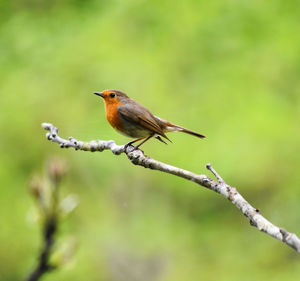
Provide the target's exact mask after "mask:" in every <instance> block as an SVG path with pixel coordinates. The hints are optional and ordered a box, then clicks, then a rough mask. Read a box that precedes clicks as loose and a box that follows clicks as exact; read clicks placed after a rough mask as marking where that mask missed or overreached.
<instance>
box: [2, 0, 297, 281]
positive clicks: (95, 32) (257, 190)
mask: <svg viewBox="0 0 300 281" xmlns="http://www.w3.org/2000/svg"><path fill="white" fill-rule="evenodd" d="M0 8H1V18H0V53H1V55H0V65H1V68H0V93H1V94H0V98H1V100H0V112H1V113H0V116H1V118H0V129H1V130H0V132H1V133H0V134H1V137H0V149H1V157H0V179H1V188H0V213H1V219H0V280H1V281H2V280H3V281H14V280H23V279H24V278H25V276H27V274H28V273H29V271H30V270H31V269H32V268H33V267H34V265H35V264H36V258H37V253H38V250H39V248H40V245H41V238H40V232H39V230H40V228H39V225H38V224H37V223H35V222H34V221H33V219H32V215H31V211H32V208H33V206H34V204H33V200H32V198H31V197H30V195H29V193H28V189H27V185H28V182H29V179H30V176H31V175H32V174H33V173H34V172H41V171H42V170H43V166H44V163H45V160H46V159H47V158H48V157H50V156H53V155H56V156H59V157H62V158H65V159H66V161H67V163H68V164H69V174H68V176H67V178H66V179H65V180H64V183H63V186H62V193H63V194H68V193H75V194H77V195H78V196H79V198H80V205H79V207H78V209H77V210H76V211H75V213H74V214H73V215H72V216H71V217H70V218H69V219H68V220H67V221H63V222H62V224H61V225H60V231H59V235H58V237H57V238H58V241H57V243H58V245H60V244H63V243H65V241H66V240H68V239H69V237H70V236H71V237H74V238H75V239H76V241H77V250H76V253H75V255H74V257H73V258H72V259H71V261H70V262H69V263H67V264H66V265H65V266H63V267H61V268H60V269H59V270H57V271H54V272H53V273H51V274H48V275H47V276H46V277H45V278H44V280H48V281H51V280H63V281H69V280H104V281H107V280H109V281H111V280H112V281H132V280H143V281H145V280H146V281H147V280H151V281H153V280H159V281H171V280H172V281H181V280H189V281H194V280H195V281H196V280H297V278H298V277H299V274H300V265H299V261H300V260H299V254H297V253H296V252H295V251H293V250H292V249H290V248H289V247H287V246H286V245H284V244H283V243H280V242H278V241H276V240H275V239H272V238H270V237H269V236H267V235H265V234H262V233H260V232H259V231H257V229H255V228H253V227H250V225H249V222H248V221H247V220H246V219H245V218H244V217H243V216H242V214H241V213H240V212H239V211H238V210H237V209H236V208H235V207H234V206H233V205H231V204H230V203H229V202H228V201H226V200H224V199H223V198H222V197H221V196H219V195H217V194H215V193H213V192H211V191H209V190H206V189H204V188H201V187H199V186H197V185H195V184H193V183H192V182H188V181H186V180H183V179H180V178H176V177H174V176H171V175H167V174H163V173H159V172H156V171H151V170H146V169H144V168H141V167H135V166H133V165H131V164H130V162H129V161H128V160H127V158H126V156H125V155H121V156H114V155H112V154H111V153H110V152H109V151H105V152H103V153H88V152H75V151H73V150H61V149H59V147H58V146H57V145H56V144H53V143H50V142H48V141H47V140H46V139H45V131H43V130H42V129H41V126H40V124H41V122H51V123H53V124H54V125H56V126H57V127H58V128H59V129H60V134H61V136H63V137H68V136H73V137H76V138H78V139H81V140H91V139H103V140H109V139H114V140H116V142H117V143H118V144H123V143H125V142H127V141H128V139H127V138H125V137H123V136H121V135H119V134H118V133H116V132H115V131H114V130H113V129H112V128H111V127H110V126H109V124H108V123H107V121H106V120H105V117H104V106H103V101H102V100H101V99H100V98H98V97H96V96H95V95H93V94H92V92H93V91H95V90H97V91H101V90H103V89H107V88H115V89H120V90H123V91H124V92H126V93H127V94H128V95H129V96H130V97H132V98H134V99H135V100H137V101H138V102H140V103H142V104H143V105H145V106H146V107H148V108H149V109H150V110H151V111H152V112H153V113H155V114H157V115H159V116H160V117H162V118H165V119H168V120H170V121H172V122H174V123H177V124H179V125H183V126H185V127H187V128H190V129H192V130H195V131H198V132H200V133H203V134H204V135H206V136H207V139H205V140H199V139H197V138H193V137H191V136H188V135H185V134H169V137H170V138H171V140H172V141H173V144H170V145H168V146H164V145H163V144H161V143H159V142H158V141H155V140H153V141H149V142H148V143H146V144H145V145H144V146H143V150H144V151H145V152H146V154H147V155H150V156H152V157H153V158H155V159H158V160H161V161H164V162H166V163H169V164H172V165H175V166H179V167H182V168H185V169H188V170H191V171H193V172H196V173H205V174H209V172H208V171H206V170H205V164H206V163H207V162H210V163H211V164H212V165H213V166H214V167H215V169H216V170H217V171H218V172H219V173H220V174H221V176H222V177H223V178H224V179H225V180H226V181H227V182H228V183H229V184H231V185H233V186H236V187H237V188H238V190H239V191H240V192H241V193H242V195H244V196H245V197H246V199H247V200H248V201H249V202H250V203H251V204H253V205H254V206H255V207H256V208H258V209H259V210H260V211H261V212H262V214H263V215H265V216H266V217H267V218H268V219H270V220H271V221H272V222H273V223H275V224H277V225H279V226H282V227H284V228H286V229H287V230H289V231H291V232H295V233H298V234H300V215H299V212H300V204H299V197H300V187H299V182H300V172H299V168H300V160H299V148H300V146H299V141H300V134H299V124H300V82H299V81H300V80H299V76H300V52H299V50H300V32H299V30H300V21H299V13H300V9H299V8H300V7H299V2H298V1H296V0H292V1H289V0H288V1H280V0H275V1H264V2H262V1H258V0H254V1H229V0H228V1H217V0H213V1H196V0H194V1H192V0H187V1H179V2H176V1H171V0H162V1H156V0H154V1H143V0H128V1H121V0H114V1H94V0H88V1H79V0H60V1H38V0H23V1H21V0H12V1H4V0H1V1H0ZM210 176H211V175H210Z"/></svg>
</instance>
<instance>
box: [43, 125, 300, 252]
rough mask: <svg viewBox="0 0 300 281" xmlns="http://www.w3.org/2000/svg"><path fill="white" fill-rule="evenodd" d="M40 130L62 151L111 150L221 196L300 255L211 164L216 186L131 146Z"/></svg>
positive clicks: (297, 243)
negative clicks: (88, 140) (77, 138)
mask: <svg viewBox="0 0 300 281" xmlns="http://www.w3.org/2000/svg"><path fill="white" fill-rule="evenodd" d="M42 127H43V128H44V129H45V130H47V131H49V132H48V133H47V135H46V136H47V139H48V140H50V141H53V142H56V143H58V144H59V145H60V147H62V148H63V147H66V148H68V147H73V148H74V149H75V150H84V151H91V152H94V151H103V150H111V151H112V152H113V153H114V154H116V155H119V154H121V153H125V154H126V155H127V157H128V159H129V160H130V161H131V162H132V163H133V164H135V165H139V166H143V167H145V168H149V169H153V170H158V171H161V172H165V173H169V174H172V175H175V176H178V177H181V178H185V179H187V180H190V181H193V182H195V183H197V184H199V185H201V186H203V187H206V188H208V189H211V190H213V191H215V192H217V193H219V194H221V195H223V196H224V197H225V198H227V199H228V200H229V201H230V202H231V203H232V204H233V205H235V206H236V207H237V208H238V209H239V210H240V211H241V212H242V213H243V214H244V215H245V216H246V217H247V218H248V219H249V221H250V224H251V225H252V226H255V227H256V228H257V229H258V230H260V231H262V232H264V233H266V234H268V235H270V236H272V237H273V238H276V239H278V240H279V241H281V242H284V243H285V244H287V245H288V246H290V247H292V248H293V249H295V250H296V251H297V252H298V253H300V239H299V238H298V236H297V235H296V234H294V233H290V232H288V231H286V230H284V229H283V228H280V227H278V226H276V225H274V224H272V223H271V222H270V221H268V220H267V219H266V218H265V217H263V216H262V215H261V214H260V213H259V211H258V209H255V208H254V207H253V206H251V205H250V204H249V203H248V202H247V201H246V200H245V199H244V198H243V196H242V195H241V194H240V193H239V192H238V191H237V190H236V189H235V188H234V187H231V186H229V185H228V184H226V183H225V181H224V180H223V179H222V178H221V177H220V176H219V175H218V173H217V172H216V171H215V170H214V169H213V168H212V166H211V165H210V164H207V165H206V167H207V169H208V170H210V171H211V172H212V173H213V174H214V175H215V177H216V178H217V180H218V182H217V181H215V180H212V179H211V178H209V177H207V176H206V175H199V174H195V173H192V172H190V171H187V170H184V169H181V168H177V167H174V166H171V165H168V164H165V163H163V162H159V161H157V160H154V159H152V158H150V157H148V156H145V155H144V153H143V152H142V151H141V150H135V151H132V147H130V146H129V147H127V148H126V149H125V146H124V145H116V143H115V142H114V141H102V140H93V141H90V142H83V141H78V140H76V139H74V138H72V137H70V138H69V140H66V139H63V138H61V137H59V136H58V129H57V128H56V127H54V126H53V125H52V124H50V123H43V124H42Z"/></svg>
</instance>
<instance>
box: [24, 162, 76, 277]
mask: <svg viewBox="0 0 300 281" xmlns="http://www.w3.org/2000/svg"><path fill="white" fill-rule="evenodd" d="M67 170H68V169H67V165H66V163H65V161H63V160H62V159H58V158H52V159H50V160H49V161H48V162H47V164H46V173H45V175H44V176H41V175H34V176H33V177H32V179H31V181H30V183H29V190H30V193H31V195H32V196H33V198H34V199H35V202H36V205H37V211H38V221H39V222H40V223H41V231H42V239H43V245H42V246H41V250H40V253H39V257H38V264H37V265H36V267H35V269H34V270H33V271H32V272H31V273H30V274H29V277H28V278H27V279H26V280H27V281H36V280H39V279H40V278H41V276H42V275H44V274H45V273H47V272H50V271H52V270H54V269H56V268H57V267H59V266H61V265H62V264H64V263H66V262H67V261H68V260H69V259H70V257H71V256H72V254H73V252H74V246H75V243H74V241H73V240H72V241H71V242H70V243H66V244H65V246H64V247H60V248H57V249H54V246H55V242H56V241H55V239H56V237H55V236H56V234H57V229H58V225H59V222H60V220H61V219H62V218H63V217H65V216H66V215H68V214H70V213H71V212H72V211H73V210H74V209H75V208H76V207H77V205H78V199H77V197H76V196H75V195H71V194H70V195H68V196H67V197H65V198H64V199H62V200H60V199H59V189H60V184H61V181H62V179H63V177H64V176H65V175H66V173H67Z"/></svg>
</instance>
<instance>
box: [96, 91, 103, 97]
mask: <svg viewBox="0 0 300 281" xmlns="http://www.w3.org/2000/svg"><path fill="white" fill-rule="evenodd" d="M94 94H95V95H97V96H100V97H102V98H104V95H103V94H102V93H101V92H94Z"/></svg>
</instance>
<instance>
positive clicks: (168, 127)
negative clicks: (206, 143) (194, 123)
mask: <svg viewBox="0 0 300 281" xmlns="http://www.w3.org/2000/svg"><path fill="white" fill-rule="evenodd" d="M155 117H156V119H158V121H159V122H160V124H161V127H162V128H163V130H164V132H183V133H186V134H189V135H193V136H195V137H198V138H201V139H203V138H205V136H204V135H201V134H199V133H196V132H194V131H191V130H188V129H186V128H183V127H181V126H178V125H175V124H173V123H171V122H170V121H167V120H163V119H161V118H159V117H157V116H155Z"/></svg>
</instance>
